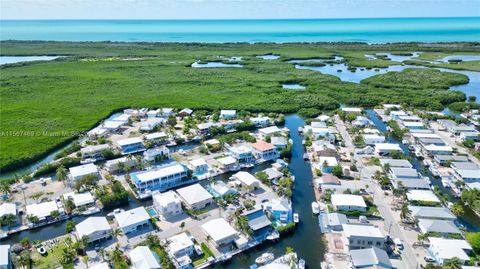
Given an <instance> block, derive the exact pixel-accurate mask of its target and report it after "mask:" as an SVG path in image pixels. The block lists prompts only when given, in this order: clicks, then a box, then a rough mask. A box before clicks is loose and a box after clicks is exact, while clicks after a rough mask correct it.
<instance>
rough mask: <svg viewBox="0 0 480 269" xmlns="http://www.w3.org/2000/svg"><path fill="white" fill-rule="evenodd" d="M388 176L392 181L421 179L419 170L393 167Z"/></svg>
mask: <svg viewBox="0 0 480 269" xmlns="http://www.w3.org/2000/svg"><path fill="white" fill-rule="evenodd" d="M388 175H389V177H390V179H394V180H397V181H398V180H408V179H417V178H419V174H418V172H417V170H415V169H413V168H402V167H391V168H390V171H389V172H388Z"/></svg>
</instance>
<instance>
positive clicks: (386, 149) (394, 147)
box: [375, 143, 402, 156]
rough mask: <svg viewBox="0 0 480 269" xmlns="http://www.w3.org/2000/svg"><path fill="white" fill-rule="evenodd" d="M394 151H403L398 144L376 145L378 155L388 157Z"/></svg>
mask: <svg viewBox="0 0 480 269" xmlns="http://www.w3.org/2000/svg"><path fill="white" fill-rule="evenodd" d="M394 151H400V152H401V151H402V149H401V148H400V146H399V145H398V144H392V143H378V144H375V152H376V153H377V154H378V155H381V156H384V155H388V154H390V153H392V152H394Z"/></svg>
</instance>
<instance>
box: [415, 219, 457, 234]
mask: <svg viewBox="0 0 480 269" xmlns="http://www.w3.org/2000/svg"><path fill="white" fill-rule="evenodd" d="M418 228H419V229H420V232H421V233H422V234H430V233H435V234H439V235H441V236H445V237H448V236H451V235H461V234H462V232H461V231H460V229H458V227H457V226H456V225H455V223H454V222H453V221H451V220H438V219H419V220H418Z"/></svg>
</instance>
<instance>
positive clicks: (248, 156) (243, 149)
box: [228, 145, 254, 164]
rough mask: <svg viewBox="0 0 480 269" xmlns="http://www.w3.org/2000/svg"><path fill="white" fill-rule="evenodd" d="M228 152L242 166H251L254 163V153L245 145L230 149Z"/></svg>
mask: <svg viewBox="0 0 480 269" xmlns="http://www.w3.org/2000/svg"><path fill="white" fill-rule="evenodd" d="M228 152H229V153H230V155H232V157H234V158H235V159H237V161H238V163H240V164H250V163H252V162H253V161H254V157H253V151H252V149H251V148H250V147H247V146H244V145H241V146H237V147H229V148H228Z"/></svg>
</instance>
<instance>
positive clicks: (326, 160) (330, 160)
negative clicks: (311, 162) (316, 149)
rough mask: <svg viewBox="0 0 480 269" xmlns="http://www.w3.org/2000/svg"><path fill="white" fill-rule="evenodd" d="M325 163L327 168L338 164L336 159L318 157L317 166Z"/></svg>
mask: <svg viewBox="0 0 480 269" xmlns="http://www.w3.org/2000/svg"><path fill="white" fill-rule="evenodd" d="M325 162H327V165H328V166H336V165H337V164H338V162H337V159H336V158H335V157H320V158H319V161H318V165H319V166H322V165H323V163H325Z"/></svg>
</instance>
